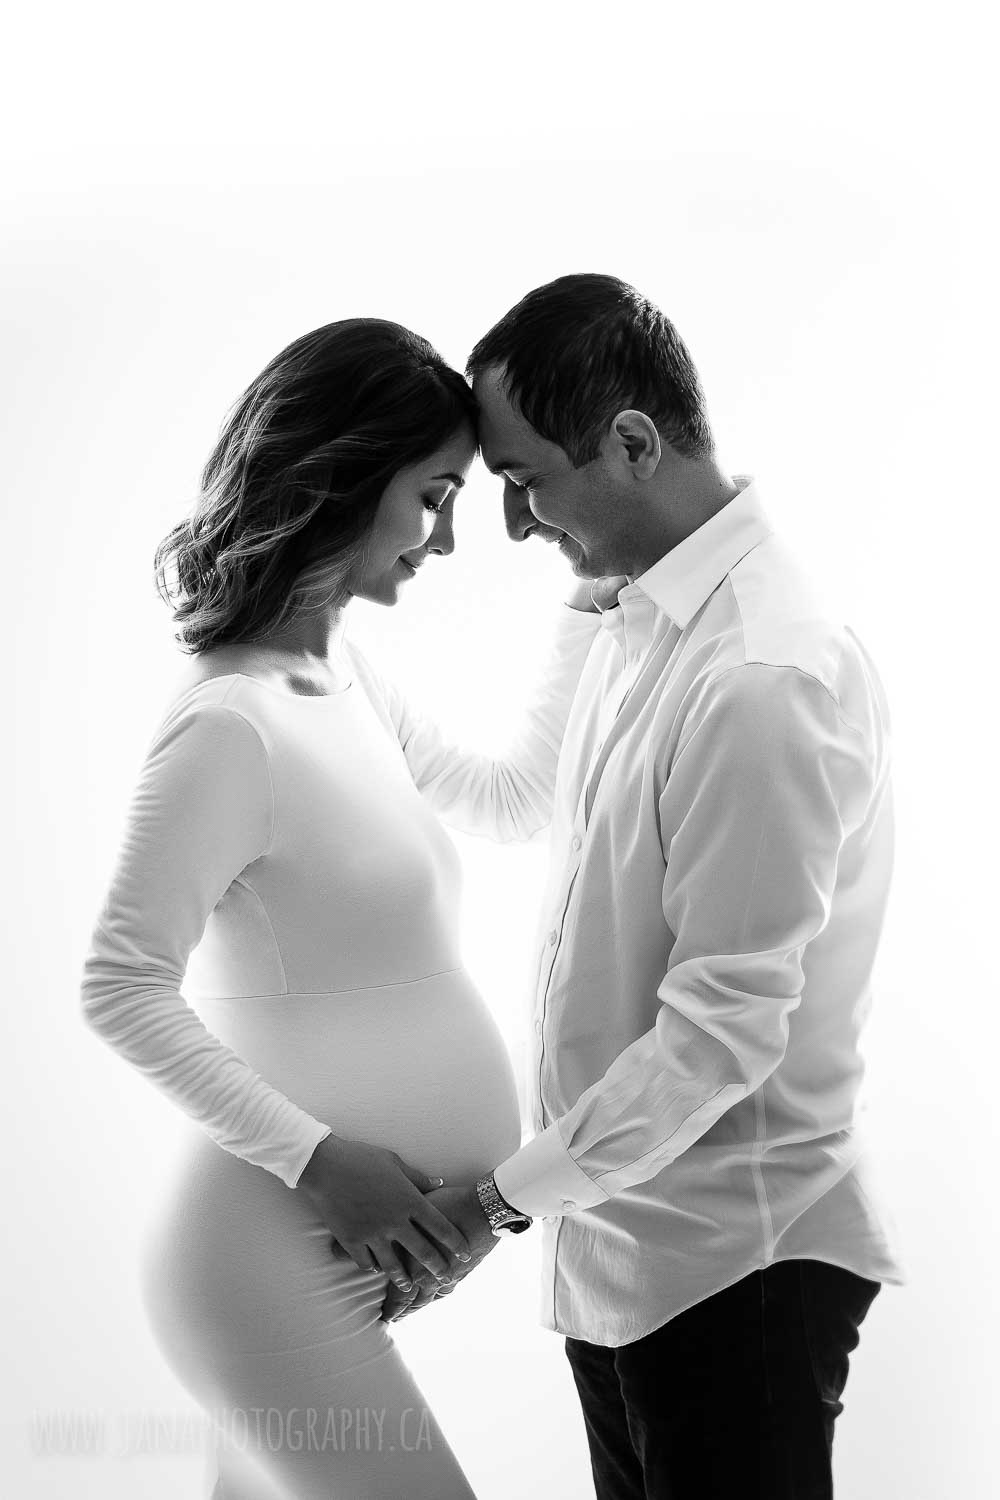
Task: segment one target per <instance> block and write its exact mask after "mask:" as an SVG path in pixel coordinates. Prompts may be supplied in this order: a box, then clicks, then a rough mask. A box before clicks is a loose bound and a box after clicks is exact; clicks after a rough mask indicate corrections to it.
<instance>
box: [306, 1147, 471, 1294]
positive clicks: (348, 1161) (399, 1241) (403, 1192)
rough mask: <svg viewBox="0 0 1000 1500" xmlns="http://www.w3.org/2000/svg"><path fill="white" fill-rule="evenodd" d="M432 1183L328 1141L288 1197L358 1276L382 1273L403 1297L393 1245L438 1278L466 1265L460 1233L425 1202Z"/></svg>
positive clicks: (384, 1157) (369, 1151)
mask: <svg viewBox="0 0 1000 1500" xmlns="http://www.w3.org/2000/svg"><path fill="white" fill-rule="evenodd" d="M439 1181H440V1179H439V1178H438V1179H435V1178H432V1177H428V1176H427V1174H426V1173H425V1172H421V1171H420V1170H419V1169H418V1168H416V1167H411V1166H410V1165H409V1164H408V1163H407V1162H405V1161H403V1159H402V1157H400V1156H398V1155H397V1154H396V1152H395V1151H388V1150H386V1149H385V1148H384V1147H382V1146H372V1145H369V1144H368V1143H367V1142H366V1141H349V1140H344V1139H343V1138H342V1137H340V1136H336V1135H328V1136H326V1137H325V1138H324V1139H323V1140H322V1141H320V1143H319V1145H318V1146H317V1147H316V1150H315V1151H314V1152H313V1154H312V1156H311V1157H310V1158H309V1161H308V1163H307V1164H306V1166H305V1168H304V1170H303V1172H302V1174H301V1176H300V1177H299V1180H298V1185H297V1187H296V1191H299V1190H302V1191H303V1192H304V1196H305V1197H306V1198H307V1199H308V1201H309V1202H310V1204H311V1205H312V1207H313V1208H314V1209H315V1210H316V1212H317V1213H318V1214H319V1216H320V1218H321V1219H322V1220H323V1223H324V1224H325V1225H326V1226H327V1228H328V1229H329V1230H330V1232H331V1234H332V1235H333V1237H334V1239H335V1240H336V1242H337V1244H338V1245H339V1246H341V1247H342V1248H343V1249H344V1250H345V1251H346V1253H347V1255H348V1256H349V1257H350V1259H351V1260H353V1261H354V1263H355V1265H356V1266H357V1267H358V1269H359V1270H362V1271H381V1272H384V1274H385V1275H387V1276H389V1277H390V1278H391V1280H392V1281H393V1282H394V1283H395V1284H396V1286H398V1287H399V1288H400V1289H401V1290H402V1291H409V1289H410V1287H411V1285H412V1281H411V1277H410V1276H409V1275H408V1274H407V1273H406V1271H405V1270H404V1268H403V1265H402V1263H401V1261H400V1259H399V1254H398V1250H397V1247H400V1248H402V1249H403V1250H405V1251H407V1252H408V1254H409V1255H410V1256H411V1257H412V1259H413V1261H415V1262H416V1263H417V1264H418V1265H420V1266H423V1267H425V1268H426V1270H427V1271H428V1272H430V1274H431V1275H432V1276H434V1277H435V1278H437V1279H438V1280H441V1279H443V1278H445V1277H451V1276H453V1275H455V1274H456V1272H457V1271H458V1270H459V1267H460V1266H461V1265H462V1263H465V1264H467V1265H471V1262H472V1256H473V1253H474V1251H473V1247H472V1245H471V1244H470V1243H469V1242H468V1241H467V1239H466V1236H465V1234H464V1233H463V1231H462V1229H461V1228H458V1227H456V1225H455V1224H454V1223H453V1222H452V1221H451V1220H450V1219H449V1218H447V1217H446V1214H445V1211H444V1210H443V1205H442V1204H438V1203H435V1202H432V1197H436V1196H437V1195H436V1194H434V1193H432V1191H431V1190H432V1189H433V1188H434V1186H435V1183H436V1182H439ZM438 1191H439V1192H447V1189H444V1188H441V1189H439V1190H438ZM452 1191H454V1190H452ZM473 1191H474V1190H473ZM484 1222H485V1219H484ZM488 1228H489V1226H488V1224H487V1229H488ZM491 1238H492V1236H491Z"/></svg>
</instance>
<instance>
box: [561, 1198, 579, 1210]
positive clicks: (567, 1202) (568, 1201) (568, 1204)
mask: <svg viewBox="0 0 1000 1500" xmlns="http://www.w3.org/2000/svg"><path fill="white" fill-rule="evenodd" d="M562 1206H563V1208H564V1209H565V1210H566V1212H567V1213H572V1211H573V1209H574V1208H575V1207H576V1203H575V1202H574V1201H573V1199H572V1198H564V1199H563V1201H562Z"/></svg>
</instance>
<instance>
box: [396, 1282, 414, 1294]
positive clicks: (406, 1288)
mask: <svg viewBox="0 0 1000 1500" xmlns="http://www.w3.org/2000/svg"><path fill="white" fill-rule="evenodd" d="M396 1285H397V1286H398V1287H399V1290H400V1291H401V1292H408V1291H409V1290H410V1287H411V1286H412V1285H413V1282H412V1281H397V1283H396Z"/></svg>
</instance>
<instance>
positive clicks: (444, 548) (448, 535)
mask: <svg viewBox="0 0 1000 1500" xmlns="http://www.w3.org/2000/svg"><path fill="white" fill-rule="evenodd" d="M427 550H428V552H437V553H439V554H440V556H441V557H450V556H451V554H452V553H453V552H454V550H455V532H454V530H453V528H452V524H451V522H450V521H446V520H445V518H444V517H443V516H439V517H438V519H437V521H436V522H435V524H434V530H433V531H432V532H431V536H430V541H429V542H428V543H427Z"/></svg>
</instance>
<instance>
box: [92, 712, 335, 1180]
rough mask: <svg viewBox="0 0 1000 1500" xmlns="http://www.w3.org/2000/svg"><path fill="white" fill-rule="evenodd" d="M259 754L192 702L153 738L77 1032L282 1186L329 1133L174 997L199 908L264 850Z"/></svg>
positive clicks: (237, 729) (226, 718) (263, 769)
mask: <svg viewBox="0 0 1000 1500" xmlns="http://www.w3.org/2000/svg"><path fill="white" fill-rule="evenodd" d="M273 819H274V796H273V791H272V786H271V777H270V768H269V761H268V756H267V751H266V748H265V746H264V744H263V742H262V740H261V739H260V736H259V735H258V733H257V731H256V729H254V727H253V726H252V724H250V722H249V721H248V720H247V719H245V718H244V717H243V716H242V715H241V714H240V713H239V712H238V711H236V710H235V709H231V708H228V707H225V706H224V705H220V704H199V705H197V706H196V707H194V708H193V709H189V710H188V711H186V712H184V713H183V714H181V715H179V716H177V717H175V718H174V719H173V720H168V721H167V722H166V723H165V724H164V726H163V727H162V728H161V730H160V731H159V733H158V734H157V736H156V737H155V739H154V741H153V743H152V745H151V747H150V750H149V753H148V754H147V756H146V759H145V762H144V764H143V767H142V770H141V772H140V776H139V781H138V785H137V786H136V789H135V792H134V794H133V798H132V804H131V807H130V808H129V812H128V817H127V820H126V826H125V832H124V835H123V838H122V843H121V847H120V850H119V853H118V858H117V862H116V866H115V871H114V875H113V877H112V881H111V885H110V888H109V890H108V893H107V896H106V898H105V901H104V905H103V907H102V910H101V912H100V915H99V917H98V920H97V925H96V927H95V929H94V933H93V936H92V939H91V946H90V950H89V953H88V955H87V958H86V960H85V964H84V971H83V981H82V987H81V997H82V1005H83V1014H84V1018H85V1020H86V1022H87V1024H88V1025H89V1026H90V1027H91V1028H92V1029H93V1030H94V1031H95V1032H96V1033H97V1034H98V1035H99V1036H101V1037H103V1038H104V1040H105V1041H106V1042H108V1043H109V1045H110V1046H112V1047H114V1048H115V1050H116V1051H117V1052H118V1053H120V1055H121V1056H122V1057H124V1058H125V1059H126V1061H127V1062H130V1063H131V1064H132V1065H133V1067H135V1068H137V1069H138V1070H139V1072H140V1073H144V1074H145V1075H146V1077H147V1078H149V1079H150V1080H151V1081H152V1082H153V1083H154V1084H156V1086H157V1087H158V1088H160V1089H161V1090H162V1091H163V1092H164V1093H165V1094H166V1095H167V1096H168V1097H169V1098H170V1099H172V1100H173V1101H174V1103H176V1104H178V1105H180V1107H181V1108H182V1109H183V1110H185V1111H186V1113H187V1114H188V1115H190V1116H191V1117H192V1119H194V1120H196V1121H197V1122H198V1123H199V1124H200V1125H202V1126H203V1127H204V1129H205V1130H206V1131H207V1133H208V1134H209V1135H210V1136H211V1137H212V1139H213V1140H214V1141H216V1142H217V1143H218V1145H220V1146H222V1147H223V1149H224V1150H226V1151H231V1152H232V1153H233V1155H235V1156H239V1157H242V1158H243V1159H244V1160H245V1161H249V1162H253V1163H254V1164H255V1165H257V1166H261V1167H266V1168H267V1170H268V1171H270V1172H273V1173H274V1174H275V1175H276V1176H278V1177H280V1178H281V1179H282V1181H284V1182H285V1183H287V1184H288V1186H289V1187H295V1185H296V1184H297V1182H298V1179H299V1176H300V1174H301V1172H302V1169H303V1168H304V1167H305V1165H306V1163H307V1162H308V1160H309V1158H310V1156H311V1155H312V1153H313V1151H314V1150H315V1148H316V1146H317V1144H318V1143H319V1141H321V1140H322V1139H323V1137H324V1136H326V1135H328V1134H329V1133H330V1130H329V1126H327V1125H324V1124H323V1123H322V1122H321V1121H319V1120H316V1119H314V1118H313V1117H312V1116H311V1115H309V1114H307V1113H306V1112H305V1111H304V1110H301V1109H299V1108H298V1106H297V1105H295V1104H294V1103H293V1102H292V1101H291V1100H290V1099H288V1098H286V1097H285V1095H284V1094H282V1093H281V1092H280V1091H279V1090H277V1089H274V1088H272V1087H271V1086H270V1085H269V1084H267V1083H266V1082H265V1081H264V1080H263V1079H262V1078H261V1077H260V1076H259V1075H258V1074H257V1073H255V1072H254V1071H253V1069H252V1068H251V1067H250V1066H249V1065H248V1064H247V1063H245V1062H244V1061H243V1060H242V1059H241V1058H240V1057H238V1056H237V1055H236V1053H235V1052H233V1051H231V1049H230V1048H229V1047H227V1046H225V1044H224V1043H223V1042H221V1041H220V1040H219V1038H218V1037H216V1036H214V1035H213V1034H212V1032H210V1031H209V1030H208V1028H207V1027H206V1026H205V1025H204V1023H203V1022H202V1021H201V1019H200V1017H199V1016H197V1015H196V1014H195V1012H194V1011H193V1010H192V1009H191V1008H190V1006H189V1005H188V1004H187V1002H186V1001H185V1000H184V998H183V996H182V995H181V993H180V986H181V983H182V982H183V979H184V973H185V969H186V967H187V961H188V956H189V954H190V953H191V950H192V949H193V948H194V947H195V946H196V945H197V943H198V942H199V940H200V939H201V936H202V933H203V932H204V929H205V924H206V922H207V920H208V917H209V915H210V913H211V911H212V909H213V907H214V906H215V905H216V904H217V903H218V901H219V900H220V899H221V898H222V896H223V895H224V894H225V892H226V890H227V889H228V888H229V886H230V885H231V884H232V883H233V881H234V880H237V879H239V878H240V876H241V874H242V873H243V872H244V871H247V870H248V869H249V868H250V867H252V865H253V863H254V861H255V860H257V859H259V858H260V857H261V856H262V855H263V854H265V853H266V852H267V849H268V847H269V844H270V841H271V837H272V831H273V829H272V825H273Z"/></svg>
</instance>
